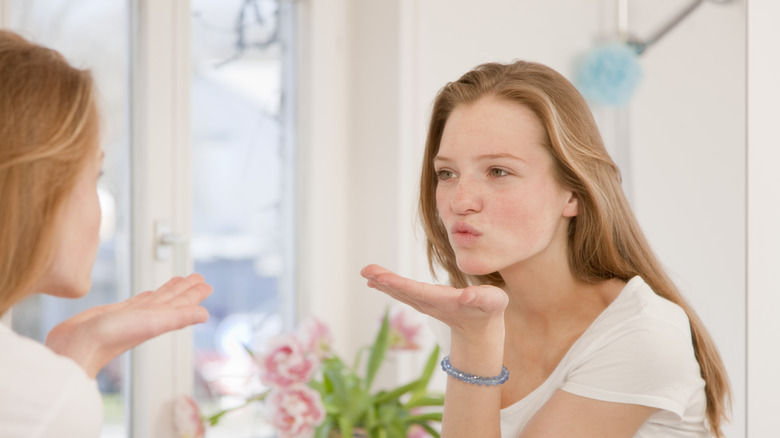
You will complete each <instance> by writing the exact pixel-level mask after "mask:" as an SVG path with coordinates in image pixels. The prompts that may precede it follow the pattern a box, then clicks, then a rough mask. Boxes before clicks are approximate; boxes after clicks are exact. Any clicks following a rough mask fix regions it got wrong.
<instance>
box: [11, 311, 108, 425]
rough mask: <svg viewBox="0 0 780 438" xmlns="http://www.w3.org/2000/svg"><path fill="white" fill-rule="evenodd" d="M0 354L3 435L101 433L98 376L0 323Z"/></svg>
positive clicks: (100, 403)
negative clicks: (86, 371)
mask: <svg viewBox="0 0 780 438" xmlns="http://www.w3.org/2000/svg"><path fill="white" fill-rule="evenodd" d="M0 352H2V356H1V357H2V358H0V436H2V437H3V438H55V437H57V438H96V437H98V436H100V429H101V427H102V422H103V407H102V400H101V398H100V392H99V391H98V387H97V383H96V382H95V379H91V378H89V376H87V374H86V373H85V372H84V370H83V369H82V368H81V367H80V366H79V365H78V364H77V363H76V362H74V361H73V360H71V359H70V358H67V357H64V356H60V355H58V354H56V353H54V352H53V351H51V350H50V349H48V348H47V347H46V346H44V345H42V344H41V343H39V342H36V341H34V340H32V339H29V338H25V337H23V336H19V335H18V334H16V333H14V332H13V331H12V330H11V329H10V328H9V327H8V326H6V325H4V324H0Z"/></svg>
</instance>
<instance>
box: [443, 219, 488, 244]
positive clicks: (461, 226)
mask: <svg viewBox="0 0 780 438" xmlns="http://www.w3.org/2000/svg"><path fill="white" fill-rule="evenodd" d="M450 235H451V236H452V241H453V242H454V243H455V244H456V245H458V246H462V247H469V246H471V245H473V244H474V243H476V241H477V240H478V239H479V237H480V236H481V235H482V233H480V232H479V230H477V229H476V228H474V227H473V226H471V225H469V224H468V223H466V222H463V221H460V222H455V224H454V225H453V226H452V228H450Z"/></svg>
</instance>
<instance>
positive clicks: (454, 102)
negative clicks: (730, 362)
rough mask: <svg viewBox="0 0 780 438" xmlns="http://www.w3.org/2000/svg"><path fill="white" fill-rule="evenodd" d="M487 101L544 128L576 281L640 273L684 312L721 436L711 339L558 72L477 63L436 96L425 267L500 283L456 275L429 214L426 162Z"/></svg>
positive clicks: (723, 397)
mask: <svg viewBox="0 0 780 438" xmlns="http://www.w3.org/2000/svg"><path fill="white" fill-rule="evenodd" d="M484 96H491V97H495V98H498V99H503V100H505V101H508V102H512V103H516V104H518V105H522V106H524V107H526V108H528V109H529V110H531V111H532V112H533V113H534V114H536V116H537V117H538V119H539V121H541V123H542V126H543V127H544V129H545V131H546V138H545V144H544V146H545V147H546V148H547V150H548V152H549V153H550V154H551V156H552V157H553V160H554V163H555V168H556V177H557V178H558V180H559V182H560V183H561V184H562V185H563V186H564V187H566V188H567V189H568V190H572V191H573V192H574V193H575V194H576V195H577V197H578V211H579V214H578V215H577V216H575V217H573V218H572V219H571V221H570V223H569V229H568V247H569V265H570V267H571V270H572V272H573V274H574V276H575V277H576V278H577V279H579V280H581V281H585V282H589V283H595V282H600V281H604V280H608V279H612V278H618V279H621V280H623V281H628V280H629V279H631V278H632V277H634V276H636V275H639V276H641V277H642V278H643V279H644V280H645V281H646V282H647V284H648V285H649V286H650V287H651V288H652V289H653V290H654V291H655V292H656V293H657V294H658V295H660V296H662V297H664V298H666V299H668V300H669V301H672V302H673V303H675V304H677V305H679V306H680V307H682V308H683V309H684V310H685V312H686V313H687V314H688V318H689V320H690V324H691V331H692V336H693V346H694V350H695V353H696V359H697V360H698V362H699V365H700V368H701V374H702V377H703V378H704V381H705V382H706V388H705V391H706V396H707V419H708V422H709V426H710V429H711V432H712V434H713V435H714V436H715V437H718V438H720V437H721V436H722V433H721V430H720V428H721V424H722V422H723V421H727V420H728V412H727V411H728V409H729V404H730V400H731V389H730V387H729V382H728V378H727V376H726V371H725V367H724V365H723V361H722V360H721V357H720V355H719V353H718V350H717V348H716V347H715V344H714V343H713V341H712V338H711V337H710V335H709V334H708V333H707V330H706V328H705V327H704V325H703V323H702V322H701V320H700V319H699V317H698V316H697V315H696V313H695V312H694V311H693V309H692V308H691V306H690V305H689V304H688V303H687V302H686V301H685V300H684V299H683V297H682V296H681V295H680V293H679V291H678V290H677V288H676V287H675V285H674V284H673V283H672V281H671V280H670V279H669V277H668V276H667V275H666V273H665V272H664V270H663V268H662V267H661V264H660V263H659V262H658V260H657V258H656V257H655V255H654V254H653V252H652V250H651V249H650V245H649V244H648V242H647V240H646V239H645V236H644V234H643V233H642V231H641V229H640V228H639V224H638V223H637V221H636V218H635V217H634V214H633V212H632V211H631V208H630V206H629V204H628V201H627V200H626V198H625V195H624V193H623V189H622V187H621V178H620V172H619V170H618V168H617V166H616V165H615V163H614V162H613V161H612V159H611V158H610V156H609V154H608V153H607V151H606V149H605V148H604V144H603V141H602V139H601V135H600V134H599V131H598V127H597V125H596V122H595V120H594V119H593V115H592V114H591V112H590V109H589V107H588V105H587V103H586V102H585V100H584V99H583V98H582V96H581V95H580V93H579V92H578V91H577V89H576V88H575V87H574V86H573V85H572V84H571V83H570V82H569V81H568V80H567V79H566V78H564V77H563V76H562V75H561V74H559V73H558V72H556V71H555V70H553V69H551V68H549V67H546V66H544V65H541V64H537V63H532V62H526V61H517V62H514V63H512V64H496V63H490V64H483V65H480V66H478V67H476V68H475V69H473V70H472V71H470V72H468V73H466V74H464V75H463V76H462V77H461V78H460V79H458V80H457V81H455V82H451V83H449V84H447V85H446V86H444V88H442V89H441V90H440V91H439V93H438V94H437V96H436V99H435V100H434V105H433V111H432V115H431V121H430V124H429V127H428V137H427V140H426V145H425V153H424V158H423V167H422V176H421V180H420V203H419V211H420V216H421V221H422V225H423V228H424V230H425V233H426V235H427V253H428V262H429V267H430V269H431V272H432V273H433V275H434V276H435V275H436V272H435V265H436V264H438V265H440V266H441V267H443V268H444V269H445V270H446V271H447V273H448V274H449V277H450V282H451V283H452V285H453V286H455V287H459V288H462V287H466V286H468V285H473V284H493V285H498V286H501V285H503V284H504V282H503V279H502V278H501V276H500V274H499V273H497V272H495V273H492V274H489V275H477V276H472V275H467V274H465V273H463V272H462V271H460V270H459V269H458V266H457V263H456V259H455V253H454V252H453V249H452V247H451V246H450V243H449V240H448V237H447V230H446V228H445V227H444V225H443V224H442V222H441V220H440V218H439V215H438V212H437V208H436V185H437V182H438V179H437V178H436V173H435V170H434V165H433V159H434V158H435V157H436V154H437V153H438V150H439V145H440V143H441V138H442V133H443V131H444V126H445V124H446V123H447V119H448V118H449V116H450V114H451V113H452V111H453V110H454V109H455V108H456V107H457V106H458V105H463V104H468V103H472V102H474V101H476V100H477V99H479V98H481V97H484Z"/></svg>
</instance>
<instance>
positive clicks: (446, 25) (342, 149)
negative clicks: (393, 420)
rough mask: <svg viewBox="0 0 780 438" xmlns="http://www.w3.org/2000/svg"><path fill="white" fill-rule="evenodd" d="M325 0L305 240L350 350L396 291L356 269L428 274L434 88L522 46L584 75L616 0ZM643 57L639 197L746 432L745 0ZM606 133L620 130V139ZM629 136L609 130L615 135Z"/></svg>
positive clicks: (674, 4)
mask: <svg viewBox="0 0 780 438" xmlns="http://www.w3.org/2000/svg"><path fill="white" fill-rule="evenodd" d="M321 3H322V2H317V1H311V2H309V3H307V8H310V10H309V15H308V17H309V19H310V20H314V21H320V22H323V21H324V22H329V23H330V24H329V25H327V26H330V29H331V30H332V31H330V32H329V31H327V30H326V29H325V28H319V29H320V30H319V31H318V30H317V28H316V27H315V28H313V29H312V33H311V34H309V35H308V36H307V38H308V40H307V41H309V42H310V43H311V44H312V47H320V48H322V47H326V46H327V45H330V46H329V47H330V48H331V49H337V52H334V53H335V58H328V57H327V56H325V55H324V54H322V53H320V54H317V55H316V58H315V59H317V61H316V62H317V64H316V65H309V66H308V68H309V71H308V72H309V75H308V78H309V79H305V81H304V82H306V84H308V85H305V86H304V90H305V89H307V87H311V88H310V90H313V89H316V87H317V86H327V87H328V88H327V90H326V91H319V92H320V93H324V95H321V96H319V97H318V96H317V95H316V93H314V92H311V93H310V95H309V96H308V99H309V100H308V104H307V103H306V102H304V104H303V105H304V107H305V108H306V109H305V117H304V119H305V120H308V121H309V122H310V123H311V124H310V125H308V126H310V127H312V128H311V130H310V131H309V132H308V134H307V137H308V139H309V146H312V147H315V150H313V151H312V153H311V155H310V156H309V157H304V158H303V159H304V161H305V162H306V163H309V164H308V165H309V166H311V172H308V173H307V174H308V176H309V178H310V180H309V182H308V183H307V184H304V186H306V185H307V186H308V187H309V188H311V189H312V193H311V194H309V195H306V194H304V198H305V199H309V201H310V202H309V204H307V205H310V206H311V205H319V207H316V208H314V207H313V208H312V209H311V211H310V212H311V213H312V214H315V215H316V218H317V219H316V220H315V221H314V223H316V224H317V225H314V226H311V227H310V228H308V229H309V232H310V233H311V234H309V235H308V238H307V239H305V240H304V244H303V247H304V248H305V249H303V250H302V251H303V252H306V253H307V255H306V257H307V258H306V261H305V263H304V264H303V265H302V269H301V272H302V273H305V275H304V277H302V281H303V282H308V284H310V286H308V289H306V288H305V290H306V292H307V293H308V294H309V296H307V297H305V298H304V306H303V312H304V313H314V314H317V315H319V316H321V317H322V318H323V319H325V320H327V321H328V322H329V323H330V324H331V325H332V326H333V327H334V328H335V330H336V342H337V343H338V345H337V348H338V349H339V350H342V351H343V352H345V353H346V354H351V352H352V351H354V349H356V348H357V347H358V346H359V345H362V344H365V343H366V342H368V341H369V340H370V338H371V336H372V335H373V331H374V328H375V325H376V318H377V317H378V315H379V314H380V313H381V311H382V309H383V308H384V306H385V305H386V304H387V300H386V299H385V298H384V297H383V296H381V294H379V293H377V292H375V291H372V290H369V289H367V288H365V287H364V283H363V281H362V280H361V279H360V277H359V276H358V271H359V269H360V268H361V267H362V266H363V265H365V264H367V263H380V264H384V265H386V266H388V267H389V268H391V269H396V270H398V271H400V272H401V273H403V274H405V275H410V276H413V277H415V278H418V279H426V278H428V273H427V266H426V261H425V257H424V253H422V251H421V249H420V248H421V247H420V243H419V240H416V239H415V233H414V231H415V228H414V214H415V210H414V209H415V201H416V196H417V186H416V184H417V179H418V178H419V175H418V171H419V161H420V156H421V153H422V148H423V143H424V137H425V128H426V123H427V118H428V113H429V110H430V104H431V101H432V100H433V97H434V95H435V93H436V91H437V90H438V89H439V88H440V87H441V86H442V85H444V84H445V83H446V82H447V81H450V80H453V79H456V78H457V77H458V76H459V75H460V74H462V73H464V72H465V71H467V70H468V69H470V68H472V67H473V66H475V65H477V64H479V63H482V62H487V61H511V60H513V59H516V58H525V59H530V60H535V61H539V62H542V63H545V64H548V65H550V66H552V67H554V68H556V69H558V70H559V71H560V72H561V73H563V74H564V75H567V76H569V77H571V75H572V72H573V70H574V61H575V59H576V58H577V57H578V56H580V55H582V54H583V53H585V52H586V51H587V50H588V49H589V48H590V47H592V45H593V44H594V43H595V42H596V41H598V40H601V39H603V38H604V37H605V36H607V35H611V34H612V33H613V32H614V31H615V28H616V26H617V23H616V3H617V1H613V0H549V1H545V2H539V1H532V0H483V1H481V2H477V3H475V2H473V1H466V0H398V1H395V2H392V1H386V0H340V1H339V2H335V3H331V4H330V5H329V7H328V8H324V7H322V6H321ZM630 3H631V5H632V8H633V9H632V10H633V12H632V14H631V19H632V26H636V28H637V29H638V31H639V32H640V33H641V32H645V33H647V32H649V31H652V30H653V29H654V28H656V27H657V26H659V25H660V24H661V22H662V21H663V20H665V18H666V16H668V15H664V14H662V13H660V12H658V11H657V10H655V9H649V8H651V7H652V6H653V5H657V6H659V7H663V11H668V12H674V11H676V10H677V9H678V8H679V7H681V6H682V5H685V4H687V2H686V1H682V0H633V1H631V2H630ZM334 5H336V7H334ZM317 8H320V9H317ZM339 8H343V9H339ZM315 10H316V11H315ZM315 12H316V13H315ZM318 14H319V15H318ZM312 50H314V49H312ZM342 62H344V63H345V64H341V63H342ZM641 62H642V66H643V69H644V74H645V76H644V79H643V82H642V84H641V87H640V89H639V90H638V93H637V95H636V97H635V99H634V101H633V102H632V104H631V105H630V108H629V109H628V112H627V117H624V118H623V119H622V120H624V121H627V123H628V125H629V126H630V131H629V132H630V135H629V136H628V137H627V138H628V140H629V144H630V149H629V151H630V153H629V154H627V155H626V154H624V155H625V156H624V158H625V157H627V159H626V160H625V161H624V163H623V164H624V169H623V170H624V172H626V173H627V174H628V176H629V178H628V180H629V181H631V184H632V187H631V188H630V189H631V190H630V191H631V194H632V203H633V204H634V207H635V210H636V212H637V215H638V217H639V220H640V222H641V224H642V226H643V227H644V229H645V231H646V233H647V235H648V238H649V239H650V241H651V244H652V245H653V246H654V248H655V249H656V251H657V253H658V255H659V257H660V259H661V261H662V262H663V263H664V264H665V265H666V266H667V268H668V269H669V271H670V273H671V275H672V276H673V278H674V279H675V280H676V281H678V285H679V286H680V287H681V288H682V289H683V291H684V293H685V294H686V295H687V296H688V297H689V299H690V300H691V301H692V303H693V305H694V307H695V308H696V309H697V310H698V311H699V313H700V315H701V316H702V318H703V319H704V321H705V323H706V324H707V325H708V327H709V329H710V331H711V332H712V334H713V336H714V337H715V340H716V342H717V343H718V345H719V347H720V349H721V351H722V353H723V356H724V359H725V361H726V365H727V368H728V370H729V373H730V376H731V379H732V383H733V385H734V389H735V410H734V423H733V424H732V425H731V426H730V427H729V428H728V429H727V436H732V437H739V436H744V430H745V336H746V333H745V326H746V321H745V300H746V298H745V296H746V286H745V283H746V265H745V259H746V253H745V247H746V240H745V234H746V224H745V215H746V209H745V208H746V207H745V190H746V187H745V179H746V175H745V165H746V161H745V153H746V147H745V116H744V114H745V94H744V93H745V73H744V71H745V5H744V2H743V1H740V0H736V1H734V2H732V3H730V4H727V5H716V4H710V3H709V2H705V4H704V5H702V6H701V7H700V8H699V9H698V10H697V11H695V12H694V13H693V14H692V15H691V16H690V17H689V18H688V19H686V20H685V21H684V22H683V23H681V24H680V26H679V27H678V28H676V29H675V30H674V31H673V32H671V33H670V34H669V35H667V37H665V38H664V39H663V40H661V41H660V42H659V43H658V44H657V45H656V46H653V47H651V48H650V49H648V51H647V52H646V54H645V55H644V56H643V57H642V58H641ZM340 93H344V94H340ZM594 110H595V112H596V115H597V117H598V118H599V120H600V121H601V120H606V122H605V123H604V124H603V125H602V126H603V129H605V130H606V131H611V130H614V129H616V126H615V124H614V122H610V123H607V122H609V121H610V120H612V119H614V117H612V116H613V115H614V114H613V113H614V111H612V110H606V109H602V108H594ZM604 134H605V138H607V139H613V141H617V140H619V139H621V138H623V137H621V136H620V135H615V133H614V132H605V133H604ZM303 147H304V150H305V148H306V147H307V146H305V145H304V146H303ZM624 147H625V145H616V144H611V145H610V150H618V151H619V150H621V149H620V148H624ZM327 178H331V179H330V180H328V179H327ZM339 190H344V191H343V192H342V191H339ZM319 196H324V197H325V198H323V199H320V198H318V197H319ZM324 203H325V204H328V205H324ZM340 208H344V210H340ZM309 244H311V245H309ZM307 266H310V267H314V270H308V269H307ZM312 272H313V273H314V274H313V275H310V274H312ZM318 279H324V280H323V281H320V280H318ZM755 436H761V435H760V434H758V435H755Z"/></svg>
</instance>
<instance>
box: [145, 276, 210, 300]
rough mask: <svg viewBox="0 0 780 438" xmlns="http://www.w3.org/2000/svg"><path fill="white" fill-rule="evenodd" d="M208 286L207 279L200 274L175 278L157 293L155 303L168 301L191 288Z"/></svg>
mask: <svg viewBox="0 0 780 438" xmlns="http://www.w3.org/2000/svg"><path fill="white" fill-rule="evenodd" d="M201 284H206V279H205V278H203V276H202V275H200V274H198V273H193V274H190V275H188V276H186V277H184V278H181V277H174V278H172V279H170V280H169V281H168V282H167V283H165V284H164V285H162V286H161V287H160V288H159V289H157V291H155V294H154V295H155V301H157V302H160V301H167V300H171V299H173V298H174V297H176V296H178V295H179V294H181V293H182V292H185V291H188V290H190V289H191V288H194V287H199V286H200V285H201Z"/></svg>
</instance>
